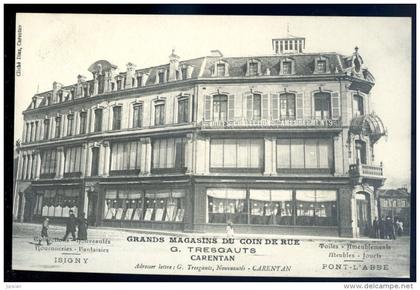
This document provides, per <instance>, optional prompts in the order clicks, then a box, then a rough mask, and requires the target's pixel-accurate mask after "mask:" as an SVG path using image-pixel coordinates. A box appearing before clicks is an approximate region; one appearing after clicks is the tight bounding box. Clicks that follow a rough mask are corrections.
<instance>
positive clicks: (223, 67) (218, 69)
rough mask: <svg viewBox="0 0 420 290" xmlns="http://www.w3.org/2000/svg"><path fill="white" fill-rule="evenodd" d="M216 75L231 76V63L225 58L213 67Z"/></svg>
mask: <svg viewBox="0 0 420 290" xmlns="http://www.w3.org/2000/svg"><path fill="white" fill-rule="evenodd" d="M213 76H214V77H227V76H229V64H228V63H227V62H225V61H223V60H219V61H217V62H216V63H215V64H214V67H213Z"/></svg>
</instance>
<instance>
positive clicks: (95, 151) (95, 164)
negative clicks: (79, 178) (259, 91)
mask: <svg viewBox="0 0 420 290" xmlns="http://www.w3.org/2000/svg"><path fill="white" fill-rule="evenodd" d="M98 174H99V147H93V148H92V167H91V171H90V175H91V176H98Z"/></svg>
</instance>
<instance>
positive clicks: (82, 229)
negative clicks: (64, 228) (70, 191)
mask: <svg viewBox="0 0 420 290" xmlns="http://www.w3.org/2000/svg"><path fill="white" fill-rule="evenodd" d="M87 228H88V222H87V219H86V218H85V213H84V212H82V213H81V214H80V218H79V224H78V227H77V239H78V240H87Z"/></svg>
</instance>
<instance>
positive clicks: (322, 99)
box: [314, 92, 331, 120]
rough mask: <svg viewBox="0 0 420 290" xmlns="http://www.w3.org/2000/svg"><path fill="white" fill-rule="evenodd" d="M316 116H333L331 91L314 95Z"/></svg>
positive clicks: (325, 117) (319, 117)
mask: <svg viewBox="0 0 420 290" xmlns="http://www.w3.org/2000/svg"><path fill="white" fill-rule="evenodd" d="M314 104H315V118H316V119H320V120H321V119H330V118H331V95H330V94H329V93H324V92H319V93H315V95H314Z"/></svg>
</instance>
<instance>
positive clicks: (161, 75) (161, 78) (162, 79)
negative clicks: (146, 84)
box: [158, 71, 165, 84]
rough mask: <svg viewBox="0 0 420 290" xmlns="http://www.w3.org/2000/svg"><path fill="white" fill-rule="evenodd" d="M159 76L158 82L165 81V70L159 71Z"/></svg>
mask: <svg viewBox="0 0 420 290" xmlns="http://www.w3.org/2000/svg"><path fill="white" fill-rule="evenodd" d="M158 78H159V84H161V83H163V82H164V81H165V72H163V71H161V72H159V73H158Z"/></svg>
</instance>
